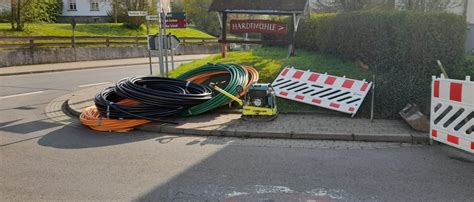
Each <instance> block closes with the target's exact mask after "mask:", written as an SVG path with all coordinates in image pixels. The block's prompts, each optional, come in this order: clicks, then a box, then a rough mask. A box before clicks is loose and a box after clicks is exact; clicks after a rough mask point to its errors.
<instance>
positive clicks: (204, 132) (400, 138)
mask: <svg viewBox="0 0 474 202" xmlns="http://www.w3.org/2000/svg"><path fill="white" fill-rule="evenodd" d="M65 110H66V111H67V112H66V113H69V114H71V115H73V116H77V117H78V116H79V115H80V113H81V112H79V111H76V110H75V109H73V108H71V106H70V105H69V100H66V101H65ZM136 130H140V131H147V132H157V133H169V134H177V135H198V136H223V137H240V138H274V139H306V140H335V141H337V140H338V141H364V142H399V143H412V144H427V143H429V137H428V136H426V135H422V134H420V133H413V134H392V135H390V134H388V135H387V134H384V135H377V134H352V133H331V132H328V131H314V132H293V131H291V132H282V131H262V130H260V131H246V130H238V131H237V130H229V129H215V130H212V129H195V128H189V129H188V128H179V127H176V126H174V125H170V124H158V123H156V124H146V125H143V126H139V127H137V128H136Z"/></svg>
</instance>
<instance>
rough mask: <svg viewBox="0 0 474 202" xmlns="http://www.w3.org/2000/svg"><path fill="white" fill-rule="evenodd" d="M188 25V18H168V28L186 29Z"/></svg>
mask: <svg viewBox="0 0 474 202" xmlns="http://www.w3.org/2000/svg"><path fill="white" fill-rule="evenodd" d="M187 25H188V23H186V18H167V19H166V27H167V28H186V26H187Z"/></svg>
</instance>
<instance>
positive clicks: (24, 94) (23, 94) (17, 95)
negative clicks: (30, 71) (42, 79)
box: [0, 91, 44, 100]
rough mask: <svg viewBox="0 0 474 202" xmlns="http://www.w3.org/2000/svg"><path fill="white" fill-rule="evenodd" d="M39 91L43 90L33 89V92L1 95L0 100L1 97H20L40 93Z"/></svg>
mask: <svg viewBox="0 0 474 202" xmlns="http://www.w3.org/2000/svg"><path fill="white" fill-rule="evenodd" d="M40 93H44V91H35V92H29V93H20V94H15V95H7V96H2V97H0V100H1V99H7V98H12V97H20V96H26V95H34V94H40Z"/></svg>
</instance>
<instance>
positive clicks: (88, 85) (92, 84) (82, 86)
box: [79, 81, 110, 88]
mask: <svg viewBox="0 0 474 202" xmlns="http://www.w3.org/2000/svg"><path fill="white" fill-rule="evenodd" d="M108 83H110V82H108V81H106V82H100V83H91V84H84V85H80V86H79V88H84V87H91V86H98V85H102V84H108Z"/></svg>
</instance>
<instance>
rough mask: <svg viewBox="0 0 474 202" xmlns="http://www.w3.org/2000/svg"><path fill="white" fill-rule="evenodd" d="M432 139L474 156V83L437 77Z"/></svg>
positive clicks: (433, 99) (433, 88)
mask: <svg viewBox="0 0 474 202" xmlns="http://www.w3.org/2000/svg"><path fill="white" fill-rule="evenodd" d="M430 127H431V135H430V138H431V139H433V140H436V141H438V142H442V143H445V144H447V145H451V146H453V147H456V148H459V149H462V150H465V151H468V152H470V153H474V82H472V81H471V78H470V77H469V76H468V77H466V80H465V81H463V80H454V79H446V78H444V77H443V76H441V78H436V77H435V76H433V81H432V92H431V118H430Z"/></svg>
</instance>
